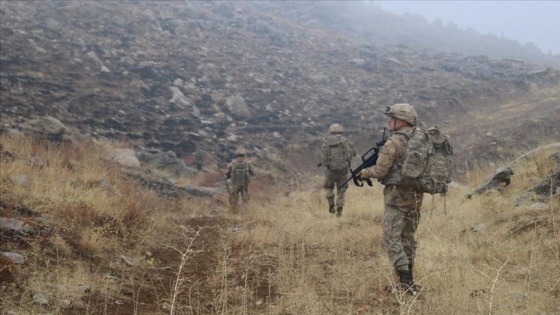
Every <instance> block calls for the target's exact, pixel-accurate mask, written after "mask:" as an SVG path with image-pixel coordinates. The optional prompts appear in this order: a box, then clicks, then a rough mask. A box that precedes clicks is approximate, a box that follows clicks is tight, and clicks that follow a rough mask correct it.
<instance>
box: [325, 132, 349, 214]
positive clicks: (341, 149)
mask: <svg viewBox="0 0 560 315" xmlns="http://www.w3.org/2000/svg"><path fill="white" fill-rule="evenodd" d="M343 132H344V130H343V129H342V126H341V125H340V124H332V125H331V126H330V127H329V135H327V136H326V137H325V139H324V140H323V144H322V145H321V163H319V166H320V165H323V166H325V181H324V183H323V188H325V192H326V195H327V200H328V202H329V212H330V213H335V203H334V186H335V184H336V187H337V192H336V193H337V199H336V216H337V217H341V216H342V210H343V207H344V193H345V192H346V189H347V188H348V184H344V185H342V186H339V185H340V184H342V183H344V181H345V179H346V178H347V177H348V175H349V174H350V173H349V170H350V164H351V162H352V158H353V157H354V156H356V150H355V149H354V144H353V143H352V141H350V140H349V139H348V138H346V137H344V136H343V135H342V133H343Z"/></svg>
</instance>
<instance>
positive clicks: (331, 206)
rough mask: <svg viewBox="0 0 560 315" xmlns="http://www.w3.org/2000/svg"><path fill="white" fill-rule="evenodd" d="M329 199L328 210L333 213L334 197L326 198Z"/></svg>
mask: <svg viewBox="0 0 560 315" xmlns="http://www.w3.org/2000/svg"><path fill="white" fill-rule="evenodd" d="M327 200H328V201H329V212H330V213H334V197H329V198H327Z"/></svg>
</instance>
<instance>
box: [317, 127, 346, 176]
mask: <svg viewBox="0 0 560 315" xmlns="http://www.w3.org/2000/svg"><path fill="white" fill-rule="evenodd" d="M323 150H324V151H326V152H324V154H325V166H326V167H327V168H328V169H330V170H333V171H341V170H346V169H348V167H349V165H348V157H347V156H348V151H349V149H347V148H346V146H345V143H344V138H343V137H342V136H341V135H332V136H328V137H327V138H326V139H325V141H324V143H323Z"/></svg>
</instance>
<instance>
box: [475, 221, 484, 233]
mask: <svg viewBox="0 0 560 315" xmlns="http://www.w3.org/2000/svg"><path fill="white" fill-rule="evenodd" d="M485 227H486V224H484V223H479V224H477V225H475V226H473V227H472V230H473V231H475V232H480V231H481V230H482V229H483V228H485Z"/></svg>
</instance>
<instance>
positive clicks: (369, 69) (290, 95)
mask: <svg viewBox="0 0 560 315" xmlns="http://www.w3.org/2000/svg"><path fill="white" fill-rule="evenodd" d="M0 21H1V42H0V44H1V55H0V67H1V72H0V84H1V87H0V102H1V104H2V117H1V123H2V128H3V129H18V128H20V126H21V125H22V124H23V123H25V122H26V121H28V120H30V119H33V118H36V117H38V116H44V115H50V116H53V117H55V118H57V119H59V120H60V121H62V122H63V123H64V124H65V125H67V126H71V127H74V128H76V129H77V130H79V131H80V132H82V133H86V134H92V135H94V136H96V137H103V138H111V139H126V140H127V141H129V142H131V143H132V144H134V145H138V146H144V147H148V148H158V149H163V150H173V151H174V152H176V153H177V154H178V155H179V156H180V157H185V158H187V157H189V156H192V155H196V154H201V153H202V154H205V156H211V157H217V159H218V162H223V161H225V160H227V157H228V155H229V154H230V152H231V150H232V149H234V148H235V147H236V146H240V145H242V146H245V147H247V148H248V149H249V151H250V152H251V154H252V155H253V154H263V155H264V154H266V153H275V152H282V151H283V152H284V153H286V154H287V156H288V157H290V158H291V159H292V160H293V162H294V163H295V164H298V165H301V166H309V165H312V164H313V163H312V162H314V161H313V160H314V156H313V158H311V155H312V154H314V153H313V148H314V146H315V145H316V144H317V140H318V139H319V136H320V135H321V134H322V133H323V132H324V131H325V130H326V129H327V127H328V125H329V124H330V123H332V122H333V121H337V122H340V123H342V124H343V125H344V126H345V127H346V129H347V130H348V131H349V133H350V134H352V136H353V138H354V139H355V141H356V142H357V144H358V147H359V150H360V151H362V150H365V149H366V147H367V146H368V145H370V144H371V143H372V139H373V138H374V137H376V136H377V135H378V131H379V130H380V129H381V128H382V127H383V126H384V123H385V118H384V116H383V115H382V114H381V111H382V109H383V108H384V107H385V105H387V104H393V103H395V102H410V103H412V104H414V105H415V106H416V107H417V109H418V112H419V114H420V115H421V117H422V118H423V119H424V120H425V121H426V122H427V123H428V124H431V123H442V122H445V123H446V124H448V126H449V129H452V130H451V131H452V136H454V137H457V138H458V139H465V141H467V140H468V141H472V143H478V142H480V141H481V138H480V137H483V140H484V141H485V142H486V143H485V144H487V145H488V147H484V150H485V151H487V150H490V151H493V152H495V151H499V150H498V149H496V147H495V146H494V145H493V144H492V143H494V144H495V143H496V141H494V140H492V139H491V137H490V136H492V135H496V134H497V133H502V134H505V135H511V134H512V132H511V130H512V127H513V125H514V124H517V123H518V122H527V121H530V122H531V123H535V124H536V125H537V126H538V127H539V128H541V129H545V130H547V131H550V134H552V135H554V134H556V135H557V134H558V132H559V131H558V129H557V128H558V127H557V126H556V125H557V122H558V121H559V120H558V119H560V110H559V109H560V105H559V104H560V103H559V102H558V91H560V72H559V71H557V70H553V69H551V68H544V67H542V66H536V65H532V64H528V63H525V62H522V61H516V60H493V59H490V58H487V57H483V56H476V57H466V56H463V55H460V54H449V53H443V52H439V51H435V50H427V49H416V48H411V47H407V46H402V45H401V46H399V45H397V46H375V45H372V44H371V43H368V42H366V41H365V40H364V39H362V38H360V37H358V36H351V35H349V34H348V33H344V32H342V31H340V32H338V31H337V30H336V29H333V28H330V29H326V28H323V27H320V25H317V24H316V23H314V22H313V20H312V19H310V20H306V19H305V18H304V17H300V18H299V20H294V19H290V18H289V17H287V16H286V15H283V14H279V13H278V12H275V11H271V10H270V8H268V7H266V6H262V5H256V4H255V3H250V2H217V1H212V2H209V1H208V2H207V1H191V2H167V1H165V2H163V1H162V2H148V1H127V2H124V1H118V2H117V1H115V2H97V1H80V2H78V1H72V2H59V1H56V2H54V1H44V2H26V1H9V2H7V1H4V2H2V3H1V7H0ZM551 91H552V92H551ZM519 99H529V100H531V101H530V102H529V104H537V105H534V107H533V106H526V107H528V108H527V111H526V112H525V111H524V112H519V113H518V114H521V116H522V117H516V118H515V119H516V120H512V121H510V120H507V121H501V122H500V124H499V125H493V124H492V122H491V121H490V122H489V124H490V125H489V126H490V127H489V128H490V129H489V130H490V131H488V130H482V129H480V130H479V129H476V128H475V130H474V131H473V129H472V125H473V123H476V122H478V120H475V121H473V120H472V119H476V117H477V115H478V116H480V117H482V118H486V119H488V118H489V117H492V116H487V115H483V114H481V113H484V112H485V111H493V110H494V109H495V110H496V111H498V109H499V108H503V106H502V105H503V104H511V102H515V100H519ZM543 99H545V100H546V99H548V102H547V103H546V104H547V105H546V106H542V107H539V105H538V104H539V102H540V101H541V100H543ZM500 106H502V107H500ZM512 106H513V105H512ZM510 108H511V107H510ZM513 108H518V109H519V108H522V107H519V106H513ZM535 108H538V109H539V110H536V111H535V110H534V109H535ZM496 111H494V112H496ZM498 112H500V111H498ZM535 113H537V114H538V115H540V116H538V117H536V116H534V115H535ZM543 113H544V114H543ZM523 114H526V115H523ZM499 117H502V116H501V115H500V116H499ZM506 117H508V119H509V118H511V116H506ZM482 118H481V119H482ZM488 132H490V136H488ZM526 133H527V132H526V131H525V132H523V133H521V135H525V134H526ZM547 133H548V132H547ZM484 137H486V138H484ZM528 139H532V138H528ZM523 141H525V142H527V141H529V142H530V141H532V140H525V139H524V138H523V137H521V140H520V142H523ZM460 142H461V143H459V144H458V149H457V151H458V152H457V153H458V154H459V155H461V154H466V153H467V150H469V153H473V149H472V147H469V143H466V142H464V141H460ZM474 150H476V149H474ZM474 152H475V153H476V151H474ZM302 161H303V162H302ZM204 163H206V164H208V165H210V164H212V165H214V164H215V160H214V159H206V160H204Z"/></svg>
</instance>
